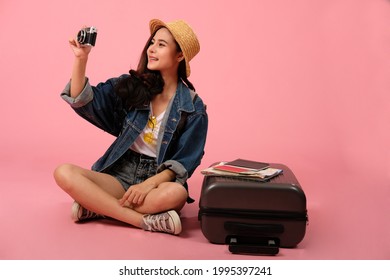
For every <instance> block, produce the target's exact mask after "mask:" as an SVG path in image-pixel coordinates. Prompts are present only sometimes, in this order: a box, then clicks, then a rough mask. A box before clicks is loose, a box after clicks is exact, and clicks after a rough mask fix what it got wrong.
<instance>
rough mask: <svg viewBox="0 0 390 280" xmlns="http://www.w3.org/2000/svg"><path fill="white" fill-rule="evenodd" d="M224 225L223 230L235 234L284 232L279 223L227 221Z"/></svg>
mask: <svg viewBox="0 0 390 280" xmlns="http://www.w3.org/2000/svg"><path fill="white" fill-rule="evenodd" d="M224 227H225V230H227V231H229V232H234V233H235V234H251V235H253V234H255V235H258V234H261V235H273V234H281V233H283V232H284V226H283V225H281V224H247V223H239V222H229V221H227V222H225V224H224Z"/></svg>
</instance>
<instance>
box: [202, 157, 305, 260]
mask: <svg viewBox="0 0 390 280" xmlns="http://www.w3.org/2000/svg"><path fill="white" fill-rule="evenodd" d="M270 166H271V167H275V168H280V169H282V170H283V173H282V174H280V175H278V176H277V177H275V178H273V179H270V180H269V181H266V182H260V181H255V180H252V179H250V180H249V179H239V178H236V177H223V176H205V177H204V180H203V185H202V191H201V195H200V201H199V215H198V219H199V220H200V223H201V229H202V233H203V235H204V236H205V237H206V238H207V239H208V240H209V241H210V242H211V243H217V244H231V248H229V249H230V251H231V252H233V253H234V252H235V246H238V245H242V246H241V248H242V251H243V252H246V253H255V252H256V250H257V249H256V248H255V247H256V243H257V245H258V246H260V247H262V248H268V249H269V247H268V245H271V247H272V246H274V247H279V246H280V247H295V246H296V245H297V244H298V243H299V242H301V241H302V239H303V238H304V236H305V232H306V225H307V221H308V218H307V209H306V196H305V193H304V192H303V190H302V188H301V186H300V185H299V183H298V180H297V179H296V177H295V176H294V174H293V172H292V171H291V170H290V169H289V168H288V167H287V166H285V165H283V164H271V165H270ZM240 243H241V244H240ZM252 245H253V246H252ZM266 250H267V249H266ZM238 251H239V250H237V252H238ZM277 251H278V250H276V251H274V253H273V254H276V253H277ZM271 254H272V253H271Z"/></svg>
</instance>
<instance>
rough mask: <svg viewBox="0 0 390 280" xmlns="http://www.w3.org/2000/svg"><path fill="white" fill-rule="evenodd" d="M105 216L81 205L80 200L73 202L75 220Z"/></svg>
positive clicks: (81, 220)
mask: <svg viewBox="0 0 390 280" xmlns="http://www.w3.org/2000/svg"><path fill="white" fill-rule="evenodd" d="M103 218H105V216H103V215H100V214H96V213H95V212H92V211H89V210H88V209H86V208H84V207H83V206H81V205H80V204H79V203H78V202H76V201H75V202H73V205H72V220H73V221H75V222H84V221H88V220H96V219H103Z"/></svg>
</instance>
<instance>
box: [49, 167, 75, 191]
mask: <svg viewBox="0 0 390 280" xmlns="http://www.w3.org/2000/svg"><path fill="white" fill-rule="evenodd" d="M76 170H77V168H76V166H75V165H73V164H68V163H66V164H62V165H60V166H58V167H57V168H56V169H55V170H54V173H53V176H54V179H55V181H56V183H57V185H58V186H59V187H60V188H62V189H63V190H64V191H66V192H69V191H70V190H71V189H72V178H73V177H74V175H75V173H76Z"/></svg>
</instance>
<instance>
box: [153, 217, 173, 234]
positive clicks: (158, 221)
mask: <svg viewBox="0 0 390 280" xmlns="http://www.w3.org/2000/svg"><path fill="white" fill-rule="evenodd" d="M169 218H170V216H169V214H167V213H164V214H158V215H151V216H149V217H148V222H149V223H150V226H151V228H152V230H153V231H164V232H168V233H171V232H173V230H172V229H171V228H170V227H169Z"/></svg>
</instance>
